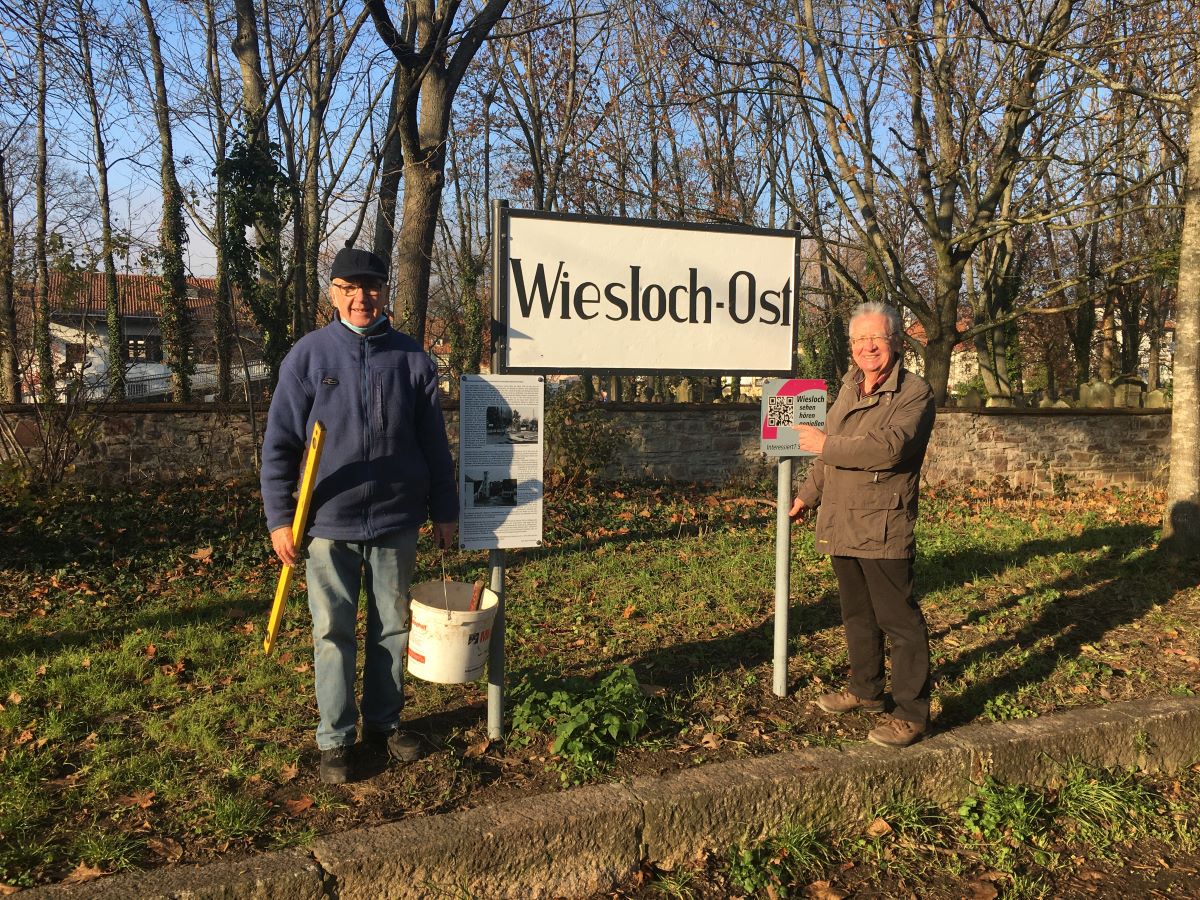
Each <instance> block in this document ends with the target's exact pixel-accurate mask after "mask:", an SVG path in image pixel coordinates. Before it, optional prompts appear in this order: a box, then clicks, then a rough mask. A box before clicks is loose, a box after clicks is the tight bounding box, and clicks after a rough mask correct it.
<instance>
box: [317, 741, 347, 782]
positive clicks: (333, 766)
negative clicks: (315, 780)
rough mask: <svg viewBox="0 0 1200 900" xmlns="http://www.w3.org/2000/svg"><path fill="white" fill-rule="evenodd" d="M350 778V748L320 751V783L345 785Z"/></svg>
mask: <svg viewBox="0 0 1200 900" xmlns="http://www.w3.org/2000/svg"><path fill="white" fill-rule="evenodd" d="M349 778H350V748H349V747H334V748H333V749H332V750H322V751H321V781H323V782H324V783H325V784H345V783H346V782H347V781H348V780H349Z"/></svg>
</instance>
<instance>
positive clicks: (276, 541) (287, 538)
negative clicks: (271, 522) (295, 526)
mask: <svg viewBox="0 0 1200 900" xmlns="http://www.w3.org/2000/svg"><path fill="white" fill-rule="evenodd" d="M271 546H272V547H274V548H275V555H276V556H278V557H279V561H280V562H281V563H283V564H284V565H285V566H294V565H295V564H296V563H298V562H300V554H299V553H298V552H297V551H296V542H295V541H294V540H292V526H291V525H280V526H279V527H278V528H276V529H275V530H274V531H272V532H271Z"/></svg>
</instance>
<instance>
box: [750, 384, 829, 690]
mask: <svg viewBox="0 0 1200 900" xmlns="http://www.w3.org/2000/svg"><path fill="white" fill-rule="evenodd" d="M826 398H827V394H826V391H825V382H824V381H818V380H815V379H801V378H786V379H774V380H772V381H768V382H766V383H764V384H763V389H762V418H761V421H762V425H761V428H760V430H759V436H760V439H761V441H762V451H763V453H765V454H767V455H768V456H778V457H780V459H779V468H778V483H777V484H776V490H775V660H774V669H773V677H772V682H771V687H772V690H774V692H775V696H776V697H786V696H787V660H788V653H787V642H788V603H789V601H790V599H791V573H792V541H791V522H790V521H789V519H788V511H789V509H790V508H791V505H792V457H795V456H813V455H814V454H812V453H808V452H806V451H804V450H801V449H800V447H799V446H798V444H797V440H798V436H797V434H796V432H795V431H794V430H793V429H792V427H791V426H793V425H813V426H815V427H817V428H820V427H821V426H823V425H824V424H825V403H826Z"/></svg>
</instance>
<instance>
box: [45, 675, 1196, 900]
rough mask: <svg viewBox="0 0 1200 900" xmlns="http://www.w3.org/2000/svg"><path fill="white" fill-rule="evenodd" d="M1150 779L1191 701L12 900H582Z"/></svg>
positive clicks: (669, 784) (815, 758)
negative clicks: (863, 826) (935, 806)
mask: <svg viewBox="0 0 1200 900" xmlns="http://www.w3.org/2000/svg"><path fill="white" fill-rule="evenodd" d="M1072 760H1079V761H1081V762H1085V763H1088V764H1089V765H1093V766H1101V767H1104V768H1134V769H1138V770H1141V771H1145V772H1151V773H1171V772H1176V771H1179V770H1180V769H1183V768H1185V767H1187V766H1189V765H1192V764H1193V763H1195V762H1196V761H1197V760H1200V698H1167V699H1159V700H1141V701H1133V702H1129V703H1116V704H1111V705H1109V706H1105V707H1102V708H1098V709H1082V710H1071V711H1068V712H1063V713H1058V714H1055V715H1052V716H1044V717H1042V718H1037V719H1030V720H1021V721H1015V722H1001V723H994V724H986V725H970V726H967V727H964V728H960V729H957V730H955V731H951V732H946V733H944V734H939V735H935V736H933V737H931V738H929V739H928V740H925V741H922V742H921V743H919V744H917V745H915V746H913V747H911V748H909V749H907V750H902V751H896V750H886V749H883V748H879V747H874V746H872V745H869V744H867V745H862V746H854V747H850V748H846V749H841V750H834V749H814V750H801V751H796V752H789V753H779V754H775V755H773V756H768V757H761V758H757V759H747V760H736V761H733V762H725V763H716V764H713V765H708V766H701V767H699V768H696V769H690V770H687V771H684V772H680V773H678V774H674V775H670V776H667V777H664V778H635V779H633V781H632V782H630V783H626V784H612V785H599V786H594V787H585V788H580V789H577V790H573V791H567V792H565V793H558V794H545V795H539V796H536V797H529V798H527V799H523V800H515V801H511V802H508V803H502V804H498V805H496V806H491V807H483V808H480V809H471V810H465V811H463V812H457V813H448V814H446V815H441V816H431V817H427V818H414V819H406V820H404V821H401V822H395V823H392V824H388V825H382V826H378V827H375V828H367V829H362V830H359V831H351V832H346V833H343V834H338V835H331V836H328V837H323V838H319V839H318V840H316V841H314V842H313V843H312V844H311V845H310V846H309V847H308V848H307V850H306V851H302V850H287V851H282V852H276V853H264V854H261V855H257V856H254V857H250V858H249V859H244V860H240V861H232V862H221V863H216V864H213V865H209V866H203V867H200V866H178V867H174V868H168V869H158V870H155V871H152V872H146V873H132V874H127V875H120V876H114V877H111V878H106V879H102V880H99V881H93V882H90V883H88V884H84V885H78V886H73V887H60V886H54V887H48V888H36V889H33V890H31V891H26V892H22V895H21V896H23V897H29V898H34V897H40V896H55V897H59V896H71V897H82V896H87V897H94V898H98V900H117V898H122V900H124V898H135V897H136V898H150V897H170V898H180V900H185V898H186V900H209V898H212V900H241V898H263V900H275V898H280V900H283V898H288V900H309V898H313V900H316V898H322V897H337V898H339V900H350V898H377V897H379V898H383V897H386V898H401V897H443V896H451V897H470V896H479V897H521V898H525V897H532V898H536V897H583V896H587V895H589V894H592V893H596V892H599V891H602V890H604V889H606V888H608V887H610V886H612V885H613V884H614V883H615V882H617V881H619V880H620V879H621V878H623V877H625V876H626V875H628V874H630V873H632V872H634V871H636V870H637V869H638V867H639V866H640V864H641V862H642V860H646V859H649V860H653V861H655V862H659V863H665V864H672V863H676V862H681V861H683V860H686V859H689V858H692V857H693V856H694V855H695V854H696V853H698V852H699V851H701V850H703V849H706V848H718V849H719V848H723V847H726V846H729V845H731V844H734V843H737V842H740V841H744V840H746V839H747V838H754V837H757V836H760V835H763V834H766V833H769V832H771V831H774V830H776V829H777V828H778V827H779V826H781V825H783V824H784V823H785V822H787V821H789V820H795V819H800V820H803V821H805V822H808V823H811V824H813V825H816V826H818V827H824V828H829V827H836V826H843V825H849V824H852V823H854V822H856V821H863V820H864V817H865V816H867V815H869V814H870V813H871V812H872V811H873V810H874V809H876V808H878V806H879V805H880V804H881V803H883V802H885V801H886V800H888V799H891V798H895V797H907V798H912V799H923V800H927V801H930V802H934V803H949V802H952V801H955V800H959V799H962V798H964V797H966V796H967V795H968V794H969V793H970V792H971V789H972V785H973V784H975V783H978V782H979V781H980V780H981V779H982V778H984V777H986V776H988V775H992V776H994V777H996V778H997V779H999V780H1001V781H1006V782H1019V783H1022V784H1036V785H1053V784H1054V783H1055V782H1056V780H1058V779H1059V778H1060V777H1061V774H1062V766H1063V764H1064V763H1066V762H1069V761H1072Z"/></svg>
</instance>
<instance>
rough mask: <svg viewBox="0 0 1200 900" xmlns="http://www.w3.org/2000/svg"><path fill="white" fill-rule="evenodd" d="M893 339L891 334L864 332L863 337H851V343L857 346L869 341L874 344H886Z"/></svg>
mask: <svg viewBox="0 0 1200 900" xmlns="http://www.w3.org/2000/svg"><path fill="white" fill-rule="evenodd" d="M891 339H892V336H891V335H890V334H864V335H863V336H862V337H856V338H850V343H851V344H852V345H854V346H855V347H861V346H862V345H863V344H866V343H868V342H870V343H872V344H886V343H888V342H889V341H890V340H891Z"/></svg>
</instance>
